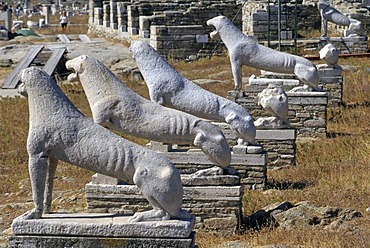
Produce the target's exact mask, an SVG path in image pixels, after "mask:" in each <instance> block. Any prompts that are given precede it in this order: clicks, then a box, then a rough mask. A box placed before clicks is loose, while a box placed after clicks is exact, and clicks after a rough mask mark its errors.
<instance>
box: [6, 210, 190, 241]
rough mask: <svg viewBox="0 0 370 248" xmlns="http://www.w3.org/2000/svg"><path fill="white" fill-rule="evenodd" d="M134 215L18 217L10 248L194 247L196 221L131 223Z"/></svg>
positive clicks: (13, 227)
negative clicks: (130, 220) (193, 231)
mask: <svg viewBox="0 0 370 248" xmlns="http://www.w3.org/2000/svg"><path fill="white" fill-rule="evenodd" d="M130 217H131V216H127V215H119V214H107V213H95V214H94V213H52V214H45V215H43V217H42V219H30V220H29V219H24V217H23V216H20V217H18V218H16V219H15V220H14V221H13V224H12V230H13V235H12V236H11V237H10V238H9V247H147V244H150V247H193V246H194V233H192V229H193V226H194V221H195V219H194V218H193V219H190V220H188V221H182V220H181V221H180V220H168V221H148V222H136V223H130V222H129V218H130Z"/></svg>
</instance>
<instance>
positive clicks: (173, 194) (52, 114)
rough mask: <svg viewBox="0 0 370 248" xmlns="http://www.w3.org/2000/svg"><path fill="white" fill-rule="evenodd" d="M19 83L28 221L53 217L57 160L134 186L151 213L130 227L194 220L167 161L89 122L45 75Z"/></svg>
mask: <svg viewBox="0 0 370 248" xmlns="http://www.w3.org/2000/svg"><path fill="white" fill-rule="evenodd" d="M20 79H21V81H22V86H21V87H20V91H21V93H23V94H25V95H27V96H28V103H29V112H30V122H29V123H30V126H29V134H28V140H27V150H28V154H29V172H30V178H31V185H32V194H33V201H34V204H35V208H34V209H33V210H31V211H30V212H28V214H26V215H25V218H27V219H31V218H41V215H42V213H43V212H44V213H47V212H49V211H50V205H51V199H52V188H53V178H54V173H55V170H56V167H57V163H58V160H62V161H65V162H67V163H70V164H73V165H77V166H79V167H82V168H86V169H89V170H92V171H95V172H98V173H101V174H105V175H107V176H111V177H115V178H118V179H121V180H124V181H128V182H134V183H135V184H136V185H137V186H138V187H139V189H140V190H141V192H142V193H143V195H144V196H145V197H146V199H147V200H148V201H149V203H150V204H151V206H152V207H153V210H150V211H146V212H141V213H136V214H135V215H134V216H133V217H132V219H131V222H137V221H153V220H167V219H170V218H174V219H176V218H179V219H182V218H190V217H191V215H190V214H189V213H188V212H186V211H185V210H182V209H181V205H182V196H183V188H182V184H181V179H180V173H179V171H178V170H177V169H176V167H175V166H174V165H173V164H172V163H171V162H170V161H169V160H168V159H167V158H165V157H164V156H160V155H159V154H157V153H155V152H153V151H151V150H149V149H147V148H144V147H141V146H139V145H136V144H134V143H131V142H129V141H127V140H125V139H123V138H121V137H119V136H117V135H115V134H113V133H111V132H110V131H109V130H107V129H106V128H104V127H101V126H99V125H97V124H95V123H94V122H93V121H91V120H89V119H88V118H87V117H85V116H84V115H83V114H82V113H81V112H79V111H78V110H77V109H76V107H74V105H73V104H72V103H71V102H70V101H69V100H68V98H67V97H66V96H65V95H64V94H63V92H62V91H61V90H60V88H59V87H58V86H57V85H56V83H55V82H54V81H53V80H52V79H51V77H50V76H49V75H47V73H46V72H44V71H42V70H41V69H39V68H36V67H31V68H28V69H25V70H23V71H22V72H21V74H20ZM44 194H45V196H44Z"/></svg>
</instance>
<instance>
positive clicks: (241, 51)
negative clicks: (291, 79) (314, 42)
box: [207, 16, 319, 90]
mask: <svg viewBox="0 0 370 248" xmlns="http://www.w3.org/2000/svg"><path fill="white" fill-rule="evenodd" d="M207 25H208V26H211V25H212V26H214V27H215V29H216V30H215V31H213V32H212V33H211V38H218V37H219V38H221V39H222V41H223V43H224V44H225V46H226V47H227V49H228V51H229V56H230V62H231V70H232V73H233V77H234V83H235V89H238V90H239V89H240V88H241V86H242V74H241V67H242V65H248V66H251V67H254V68H257V69H261V70H266V71H272V72H279V73H294V74H295V75H296V76H297V77H298V79H300V80H301V81H303V82H304V83H305V84H307V85H309V86H311V87H312V88H313V89H318V83H319V74H318V71H317V69H316V66H315V65H314V64H312V63H311V62H310V61H309V60H307V59H305V58H303V57H299V56H296V55H291V54H288V53H283V52H279V51H276V50H273V49H271V48H268V47H265V46H262V45H260V44H258V43H257V42H256V41H254V40H253V39H252V38H250V37H248V36H246V35H245V34H243V33H242V32H241V31H240V30H239V29H238V28H237V27H236V26H235V25H234V24H233V23H232V22H231V21H230V20H229V19H228V18H226V17H225V16H217V17H214V18H212V19H210V20H208V21H207Z"/></svg>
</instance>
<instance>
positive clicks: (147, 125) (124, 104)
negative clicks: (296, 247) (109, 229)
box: [66, 55, 231, 168]
mask: <svg viewBox="0 0 370 248" xmlns="http://www.w3.org/2000/svg"><path fill="white" fill-rule="evenodd" d="M66 67H67V69H70V70H72V69H73V70H74V73H72V74H70V75H69V76H68V80H69V81H80V82H81V84H82V86H83V88H84V90H85V93H86V96H87V99H88V101H89V105H90V108H91V111H92V115H93V119H94V121H95V122H96V123H99V124H102V125H105V126H107V127H110V128H112V129H114V130H117V131H120V132H123V133H126V134H131V135H134V136H136V137H141V138H144V139H149V140H154V141H159V142H164V143H173V144H191V143H193V144H194V145H196V146H198V147H200V148H201V149H202V150H203V152H204V153H205V154H206V155H207V156H208V158H209V159H210V160H211V161H212V162H213V163H214V164H215V165H217V166H219V167H222V168H228V167H229V165H230V161H231V151H230V147H229V145H228V143H227V140H226V138H225V136H224V135H223V133H222V132H221V130H219V129H218V128H217V127H215V126H214V125H212V124H211V123H209V122H206V121H204V120H201V119H199V118H196V117H195V116H192V115H189V114H186V113H183V112H181V111H177V110H173V109H169V108H165V107H163V106H161V105H158V104H155V103H153V102H151V101H149V100H147V99H145V98H144V97H141V96H140V95H138V94H136V93H135V92H134V91H132V90H131V89H130V88H129V87H127V86H126V85H125V84H123V83H122V82H121V81H120V80H119V79H118V78H117V77H116V76H115V75H114V74H113V73H112V72H111V71H110V70H109V69H108V68H107V67H106V66H104V65H103V64H102V63H101V62H100V61H98V60H97V59H95V58H93V57H90V56H86V55H82V56H79V57H77V58H74V59H72V60H69V61H67V62H66Z"/></svg>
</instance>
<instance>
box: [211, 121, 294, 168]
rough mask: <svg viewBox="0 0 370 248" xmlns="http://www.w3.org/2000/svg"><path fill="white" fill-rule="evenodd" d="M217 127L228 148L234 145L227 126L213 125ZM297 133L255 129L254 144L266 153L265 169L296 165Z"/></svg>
mask: <svg viewBox="0 0 370 248" xmlns="http://www.w3.org/2000/svg"><path fill="white" fill-rule="evenodd" d="M213 124H214V125H216V126H218V127H219V128H220V129H221V130H222V132H223V133H224V135H225V136H226V138H227V140H228V142H229V144H230V146H234V145H236V142H237V137H236V136H235V134H233V132H232V131H231V129H230V128H229V125H227V124H224V123H213ZM296 138H297V131H296V129H294V128H283V129H257V132H256V142H257V144H259V145H262V146H263V150H264V151H266V152H267V169H271V168H278V167H286V166H294V165H295V164H296V155H297V146H296Z"/></svg>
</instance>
